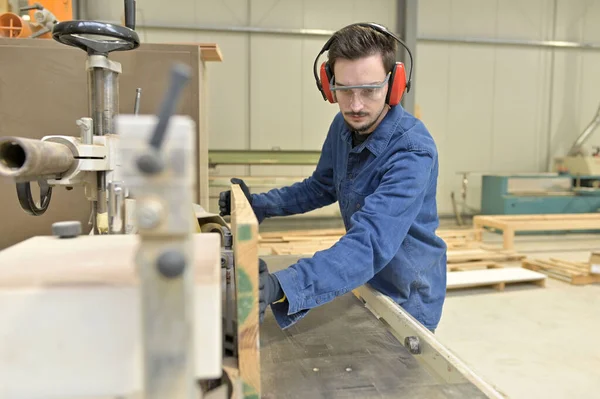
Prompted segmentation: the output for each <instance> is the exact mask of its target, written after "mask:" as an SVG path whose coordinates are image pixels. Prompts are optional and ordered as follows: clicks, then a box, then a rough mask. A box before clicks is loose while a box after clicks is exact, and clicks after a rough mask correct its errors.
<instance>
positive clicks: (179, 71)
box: [136, 64, 191, 175]
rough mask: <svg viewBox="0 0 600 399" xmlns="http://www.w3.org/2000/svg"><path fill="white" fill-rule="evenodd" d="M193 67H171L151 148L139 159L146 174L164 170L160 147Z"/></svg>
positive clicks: (139, 165)
mask: <svg viewBox="0 0 600 399" xmlns="http://www.w3.org/2000/svg"><path fill="white" fill-rule="evenodd" d="M190 72H191V68H190V67H189V66H187V65H185V64H175V65H174V66H173V68H171V81H170V83H169V88H168V91H167V95H166V96H165V97H164V99H163V102H162V104H161V107H160V111H159V113H158V123H157V124H156V128H155V129H154V132H153V133H152V137H150V142H149V143H148V144H149V146H150V149H149V151H148V152H146V153H145V154H142V155H140V157H139V158H138V159H137V161H136V162H137V167H138V169H139V170H140V171H141V172H142V173H145V174H148V175H153V174H157V173H160V172H162V170H163V169H164V163H163V159H162V157H161V156H160V149H161V147H162V145H163V143H164V140H165V136H166V134H167V125H168V124H169V119H171V116H172V115H173V112H174V110H175V106H176V105H177V100H179V97H180V96H181V92H182V91H183V87H184V86H185V84H186V83H187V81H188V80H189V78H190Z"/></svg>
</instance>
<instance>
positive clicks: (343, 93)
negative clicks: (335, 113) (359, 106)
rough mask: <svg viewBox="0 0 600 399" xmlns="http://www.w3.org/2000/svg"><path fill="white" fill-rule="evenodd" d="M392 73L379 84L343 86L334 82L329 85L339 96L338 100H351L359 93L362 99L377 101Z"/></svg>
mask: <svg viewBox="0 0 600 399" xmlns="http://www.w3.org/2000/svg"><path fill="white" fill-rule="evenodd" d="M334 79H335V78H334ZM389 79H390V74H389V73H388V74H387V76H386V77H385V80H384V81H383V82H381V83H378V84H372V85H359V86H343V85H336V84H335V83H334V82H332V84H331V85H330V86H329V88H330V90H331V91H332V92H333V94H334V95H335V96H336V97H337V100H338V101H350V100H352V98H353V97H354V95H357V96H358V98H359V99H360V100H361V101H363V102H364V101H375V100H379V99H381V97H382V96H383V94H384V92H385V90H383V88H384V86H385V84H386V83H387V82H388V81H389Z"/></svg>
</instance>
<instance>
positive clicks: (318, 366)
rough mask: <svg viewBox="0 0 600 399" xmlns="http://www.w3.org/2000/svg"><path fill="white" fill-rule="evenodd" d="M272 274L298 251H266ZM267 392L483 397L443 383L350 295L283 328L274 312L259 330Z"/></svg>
mask: <svg viewBox="0 0 600 399" xmlns="http://www.w3.org/2000/svg"><path fill="white" fill-rule="evenodd" d="M263 259H264V260H265V261H266V262H267V265H268V266H269V270H270V271H271V272H273V271H276V270H280V269H282V268H285V267H287V266H288V265H290V264H292V263H293V262H294V261H295V260H296V259H298V257H294V256H266V257H263ZM260 334H261V336H260V338H261V348H260V356H261V375H262V377H261V383H262V392H263V394H262V398H265V399H266V398H269V399H271V398H277V399H291V398H311V399H318V398H345V399H349V398H431V399H433V398H485V397H487V396H486V395H484V394H483V393H482V392H481V391H480V390H479V389H478V388H477V387H476V386H475V385H473V384H470V383H459V384H448V383H446V382H444V381H440V380H439V379H438V378H436V377H435V375H434V374H432V373H430V372H429V371H428V370H427V369H426V368H425V367H423V366H422V365H421V363H420V362H418V361H417V360H416V358H415V357H414V356H413V355H411V354H410V353H409V352H408V350H407V349H406V348H404V346H403V345H401V343H400V342H399V341H398V340H397V339H396V337H395V336H394V335H393V334H392V333H391V332H390V331H389V330H388V328H387V327H386V326H385V325H384V323H383V322H382V321H380V320H379V319H377V318H376V317H375V316H374V315H373V314H372V313H371V312H370V311H369V310H368V309H367V308H366V307H365V306H364V305H363V303H362V302H361V301H360V300H359V299H358V298H356V297H355V296H354V295H353V294H352V293H348V294H346V295H344V296H341V297H338V298H336V299H335V300H334V301H332V302H329V303H327V304H325V305H322V306H320V307H318V308H315V309H313V310H311V311H310V312H309V314H308V315H307V316H306V317H305V318H304V319H302V320H301V321H299V322H298V323H296V324H295V325H294V326H292V327H290V328H289V329H287V330H285V331H283V330H281V329H280V328H279V326H278V325H277V323H276V321H275V319H274V317H273V314H272V313H271V311H270V310H268V311H267V313H266V314H265V321H264V323H263V324H262V325H261V328H260Z"/></svg>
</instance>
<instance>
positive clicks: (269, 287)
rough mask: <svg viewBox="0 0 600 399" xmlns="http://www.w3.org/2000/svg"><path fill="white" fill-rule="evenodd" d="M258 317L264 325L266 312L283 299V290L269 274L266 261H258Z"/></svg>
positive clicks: (277, 281) (275, 278)
mask: <svg viewBox="0 0 600 399" xmlns="http://www.w3.org/2000/svg"><path fill="white" fill-rule="evenodd" d="M258 280H259V282H258V298H259V299H258V317H259V320H260V323H261V324H262V322H263V320H264V319H265V310H267V307H268V306H269V305H270V304H272V303H273V302H277V301H279V300H280V299H281V298H283V289H282V288H281V284H279V280H278V279H277V277H275V276H274V275H272V274H271V273H269V269H268V268H267V264H266V263H265V261H264V260H262V259H258Z"/></svg>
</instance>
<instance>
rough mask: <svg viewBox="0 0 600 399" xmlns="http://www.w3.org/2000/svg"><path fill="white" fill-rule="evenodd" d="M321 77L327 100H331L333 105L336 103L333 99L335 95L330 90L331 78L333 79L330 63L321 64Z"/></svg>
mask: <svg viewBox="0 0 600 399" xmlns="http://www.w3.org/2000/svg"><path fill="white" fill-rule="evenodd" d="M320 75H321V86H322V88H323V94H325V97H327V100H329V102H330V103H332V104H333V103H335V102H336V101H335V99H334V98H333V93H332V92H331V90H330V89H329V84H330V82H331V78H332V77H333V76H332V75H333V74H332V73H331V68H330V67H329V63H328V62H324V63H322V64H321V71H320Z"/></svg>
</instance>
